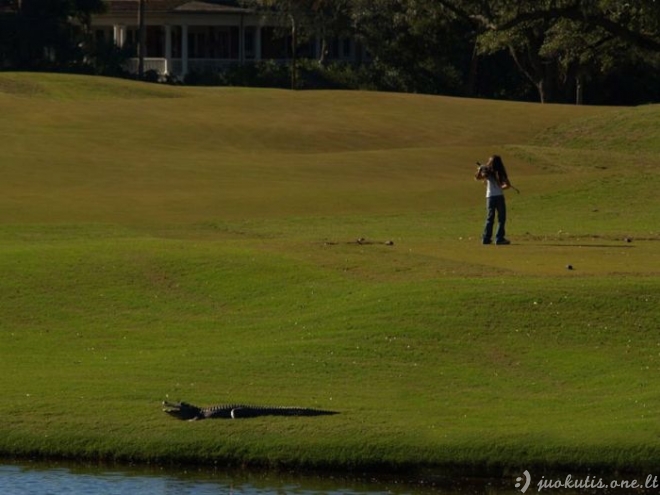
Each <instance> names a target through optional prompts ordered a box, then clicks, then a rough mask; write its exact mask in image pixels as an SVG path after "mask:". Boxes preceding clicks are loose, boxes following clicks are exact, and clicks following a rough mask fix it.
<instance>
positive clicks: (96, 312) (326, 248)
mask: <svg viewBox="0 0 660 495" xmlns="http://www.w3.org/2000/svg"><path fill="white" fill-rule="evenodd" d="M0 115H2V118H1V119H0V169H1V170H2V180H1V181H0V274H1V276H0V315H2V316H1V319H0V377H1V378H0V384H1V389H2V400H1V401H0V417H2V418H3V421H2V423H1V424H0V454H1V455H2V456H5V457H40V458H44V457H45V458H51V457H52V458H73V459H80V460H107V461H122V462H124V461H126V462H137V463H163V464H180V463H195V464H200V465H202V464H203V465H248V466H263V467H286V468H300V469H302V468H310V469H333V470H334V469H345V470H356V469H370V468H373V469H404V468H405V469H413V468H438V469H443V468H448V467H452V468H457V469H462V470H467V471H471V472H473V473H477V474H479V473H485V472H486V471H489V472H492V471H498V470H500V471H501V470H507V469H518V468H525V469H531V468H533V467H535V466H537V467H543V468H545V469H572V470H575V471H577V470H587V469H596V468H598V469H604V470H612V472H614V470H638V471H643V470H644V469H647V468H649V467H656V468H657V466H658V465H659V464H660V421H659V419H660V334H659V333H658V330H659V328H660V207H659V203H658V186H657V179H656V178H657V170H658V167H659V166H660V106H658V105H648V106H641V107H635V108H625V107H618V108H606V107H580V106H568V105H540V104H532V103H514V102H504V101H487V100H471V99H459V98H446V97H437V96H424V95H409V94H391V93H376V92H352V91H345V92H342V91H300V92H292V91H283V90H272V89H249V88H188V87H180V86H176V87H175V86H164V85H149V84H145V83H138V82H130V81H124V80H114V79H105V78H98V77H87V76H70V75H52V74H31V73H7V72H6V73H0ZM494 153H497V154H500V155H501V156H502V158H503V160H504V163H505V165H506V167H507V169H508V171H509V175H510V177H511V179H512V182H513V183H514V185H515V186H516V187H517V188H519V189H520V191H521V192H520V194H516V193H515V192H507V206H508V215H509V221H508V224H507V231H508V235H507V237H509V238H510V240H511V242H512V244H511V245H510V246H494V245H492V246H482V245H481V243H480V233H481V229H482V225H483V220H484V216H485V199H484V186H483V185H482V184H481V183H479V182H476V181H474V179H473V174H474V171H475V165H474V163H475V161H477V160H480V161H482V162H483V161H485V160H486V159H487V158H488V156H489V155H491V154H494ZM569 268H570V269H569ZM164 400H169V401H178V400H183V401H186V402H190V403H193V404H196V405H200V406H209V405H214V404H223V403H242V404H254V405H267V406H299V407H310V408H318V409H326V410H332V411H336V412H338V413H339V414H336V415H332V416H322V417H258V418H250V419H242V420H220V419H218V420H207V421H196V422H187V421H177V420H176V419H173V418H171V417H169V416H168V415H166V414H164V413H163V412H162V407H161V403H162V401H164Z"/></svg>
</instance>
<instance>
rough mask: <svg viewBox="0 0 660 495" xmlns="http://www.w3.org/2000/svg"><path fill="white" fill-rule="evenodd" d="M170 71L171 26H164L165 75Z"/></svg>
mask: <svg viewBox="0 0 660 495" xmlns="http://www.w3.org/2000/svg"><path fill="white" fill-rule="evenodd" d="M171 70H172V26H170V25H169V24H166V25H165V75H169V73H170V71H171Z"/></svg>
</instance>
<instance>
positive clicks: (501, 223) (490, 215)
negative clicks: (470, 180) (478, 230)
mask: <svg viewBox="0 0 660 495" xmlns="http://www.w3.org/2000/svg"><path fill="white" fill-rule="evenodd" d="M495 212H497V223H498V225H497V232H495V242H500V241H502V240H504V236H505V234H506V231H505V230H504V227H505V224H506V203H505V202H504V196H503V195H502V196H491V197H490V198H486V225H485V226H484V235H483V242H485V243H489V242H491V239H492V237H493V225H494V224H495Z"/></svg>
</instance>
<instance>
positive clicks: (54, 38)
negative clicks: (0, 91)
mask: <svg viewBox="0 0 660 495" xmlns="http://www.w3.org/2000/svg"><path fill="white" fill-rule="evenodd" d="M3 1H4V3H5V4H6V5H10V6H11V9H10V12H9V13H5V14H4V16H3V17H4V18H3V31H5V33H7V34H5V36H3V37H2V38H0V40H1V41H0V42H2V43H3V45H4V48H3V49H2V52H4V53H5V56H4V58H5V61H4V63H5V64H6V65H9V66H12V67H16V68H39V67H50V66H54V65H67V64H70V63H73V62H76V61H79V60H80V59H81V58H82V46H83V42H84V40H85V37H86V36H87V34H88V27H89V22H90V19H91V15H92V14H94V13H99V12H102V11H103V9H104V7H105V6H104V3H103V1H102V0H47V1H45V0H20V1H19V0H15V1H14V2H11V3H10V2H8V1H7V0H3ZM5 10H9V9H5ZM72 19H74V20H76V21H77V22H76V23H72V22H71V20H72Z"/></svg>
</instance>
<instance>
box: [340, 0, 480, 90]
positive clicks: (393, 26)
mask: <svg viewBox="0 0 660 495" xmlns="http://www.w3.org/2000/svg"><path fill="white" fill-rule="evenodd" d="M353 17H354V25H355V30H356V34H357V36H358V37H359V38H360V39H361V40H362V41H363V43H364V44H365V46H366V49H367V51H368V52H369V53H370V55H371V56H372V58H373V65H374V68H375V69H376V70H379V72H380V73H381V74H380V77H381V85H383V86H385V87H386V88H387V89H396V90H402V91H411V92H424V93H451V94H459V93H461V92H462V91H463V80H464V70H465V69H464V68H465V66H466V64H467V63H468V62H467V61H469V57H470V55H471V52H472V47H473V45H474V43H473V38H474V37H473V35H472V33H471V32H470V30H471V28H470V25H469V24H468V23H466V22H464V21H463V20H460V19H459V20H456V19H455V18H453V17H452V16H451V15H449V13H448V12H447V10H446V8H444V7H443V6H442V5H439V4H437V3H435V2H433V1H431V0H426V1H422V0H355V1H354V12H353ZM466 59H467V61H466Z"/></svg>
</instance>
